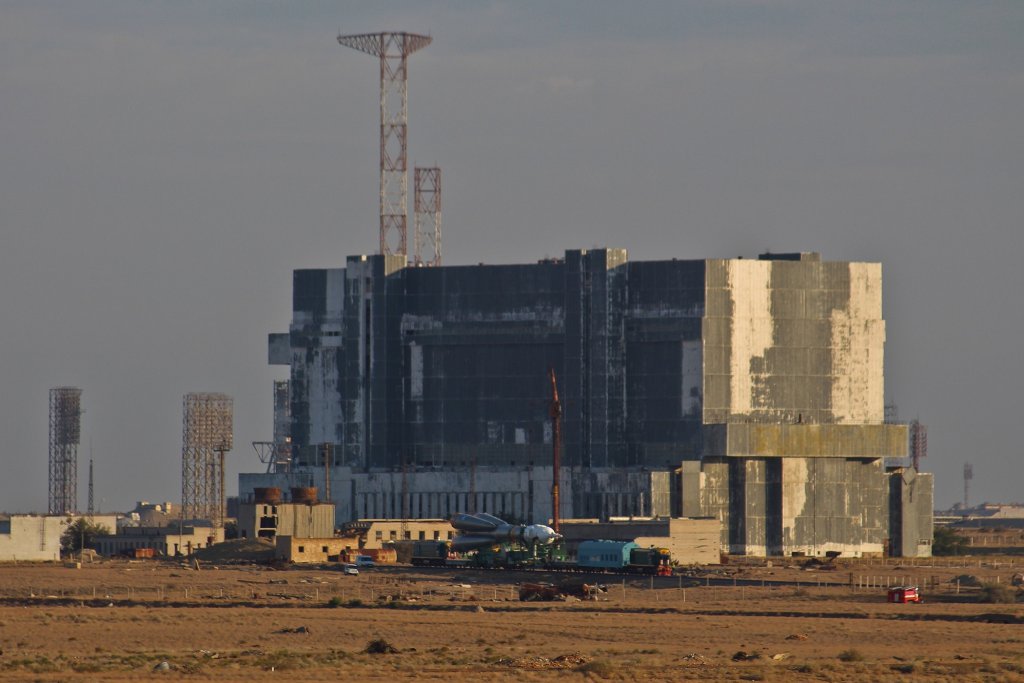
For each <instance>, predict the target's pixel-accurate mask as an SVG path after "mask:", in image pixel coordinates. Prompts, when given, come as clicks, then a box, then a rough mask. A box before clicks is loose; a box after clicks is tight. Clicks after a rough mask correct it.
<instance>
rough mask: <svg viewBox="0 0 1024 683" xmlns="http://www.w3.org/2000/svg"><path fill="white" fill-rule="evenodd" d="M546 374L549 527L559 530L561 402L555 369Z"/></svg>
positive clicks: (549, 369)
mask: <svg viewBox="0 0 1024 683" xmlns="http://www.w3.org/2000/svg"><path fill="white" fill-rule="evenodd" d="M548 375H549V376H550V377H551V412H550V415H551V434H552V439H551V442H552V447H551V451H552V455H551V469H552V471H551V528H552V529H554V530H555V531H556V532H560V531H561V523H560V521H559V514H558V513H559V509H560V508H561V505H560V503H559V495H560V494H559V485H558V484H559V479H561V478H562V402H561V401H559V400H558V381H557V380H556V379H555V369H554V368H548Z"/></svg>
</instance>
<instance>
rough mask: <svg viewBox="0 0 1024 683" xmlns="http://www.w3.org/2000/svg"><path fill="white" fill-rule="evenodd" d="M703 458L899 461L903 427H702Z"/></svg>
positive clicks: (903, 443) (903, 445) (903, 450)
mask: <svg viewBox="0 0 1024 683" xmlns="http://www.w3.org/2000/svg"><path fill="white" fill-rule="evenodd" d="M704 454H705V455H708V456H716V457H717V456H732V457H755V458H756V457H762V458H763V457H801V458H810V457H817V458H901V457H904V456H906V454H907V426H906V425H896V424H867V425H838V424H757V423H746V422H738V423H737V422H734V423H730V424H714V425H705V426H704Z"/></svg>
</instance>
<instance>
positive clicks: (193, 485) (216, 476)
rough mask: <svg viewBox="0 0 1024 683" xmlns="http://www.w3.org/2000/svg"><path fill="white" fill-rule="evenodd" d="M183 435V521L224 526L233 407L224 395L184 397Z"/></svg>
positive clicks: (229, 399)
mask: <svg viewBox="0 0 1024 683" xmlns="http://www.w3.org/2000/svg"><path fill="white" fill-rule="evenodd" d="M182 413H183V421H182V424H183V426H182V434H181V514H182V518H183V519H186V520H188V519H208V520H210V521H211V522H212V523H213V525H214V526H222V525H223V523H224V454H225V453H226V452H227V451H230V450H231V448H232V445H233V441H234V438H233V435H232V421H233V417H234V404H233V402H232V399H231V397H230V396H227V395H225V394H204V393H196V394H185V399H184V402H183V406H182Z"/></svg>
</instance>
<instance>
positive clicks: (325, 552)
mask: <svg viewBox="0 0 1024 683" xmlns="http://www.w3.org/2000/svg"><path fill="white" fill-rule="evenodd" d="M323 552H324V554H327V546H324V547H323Z"/></svg>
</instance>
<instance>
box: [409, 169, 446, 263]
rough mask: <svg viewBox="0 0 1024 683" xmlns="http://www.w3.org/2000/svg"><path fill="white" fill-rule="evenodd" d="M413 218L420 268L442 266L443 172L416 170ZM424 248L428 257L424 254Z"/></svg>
mask: <svg viewBox="0 0 1024 683" xmlns="http://www.w3.org/2000/svg"><path fill="white" fill-rule="evenodd" d="M412 187H413V194H412V203H413V215H414V221H415V229H414V230H415V242H416V254H415V257H414V259H413V262H414V263H415V264H416V265H417V266H439V265H441V169H439V168H437V167H436V166H434V167H431V168H416V169H414V170H413V184H412ZM424 248H425V250H426V254H425V255H424V253H423V252H424Z"/></svg>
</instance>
